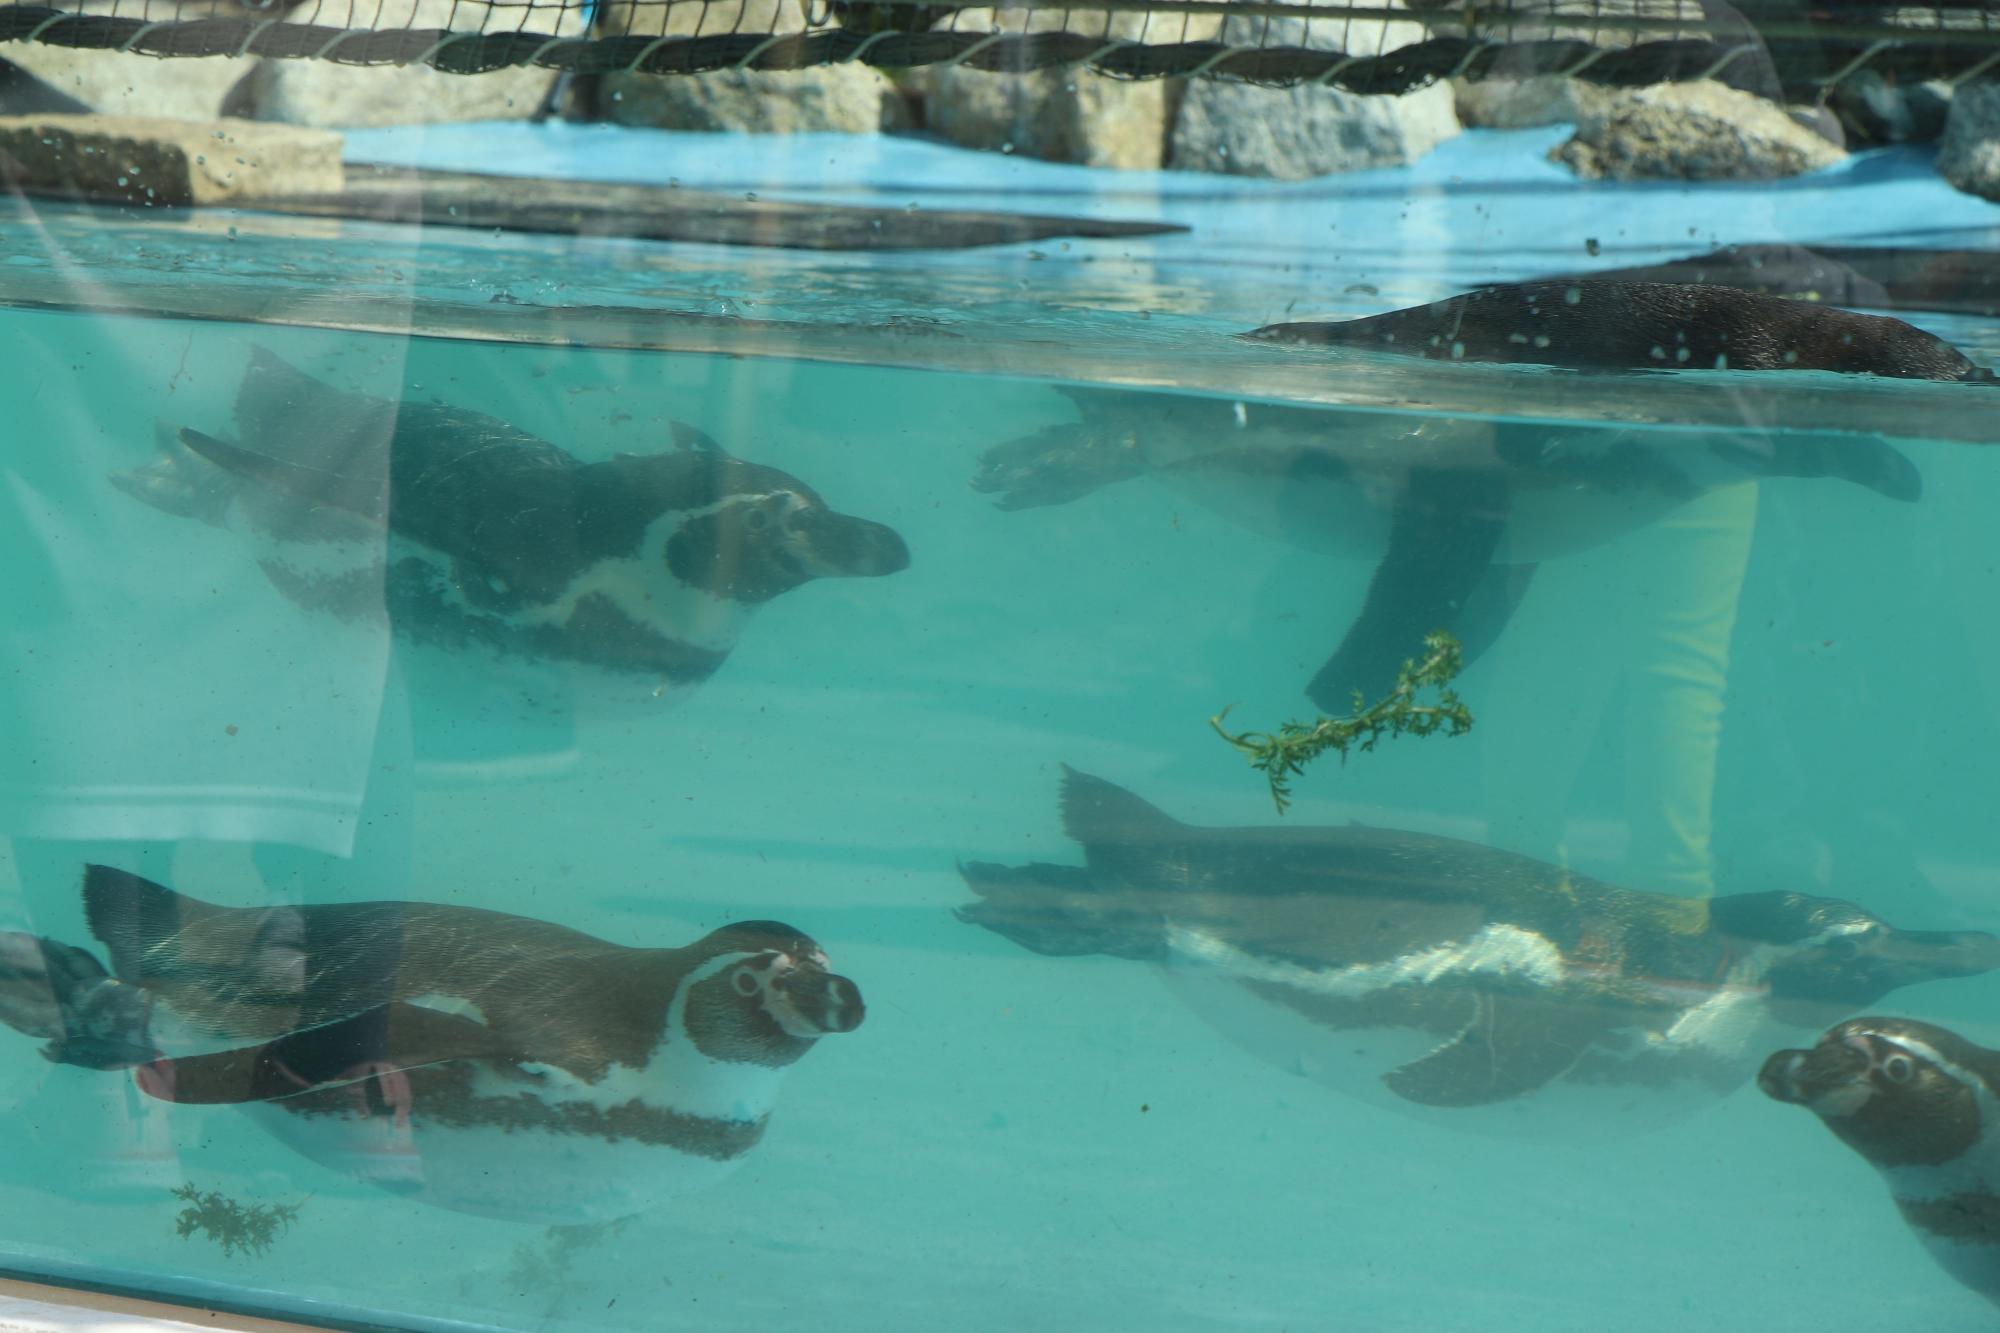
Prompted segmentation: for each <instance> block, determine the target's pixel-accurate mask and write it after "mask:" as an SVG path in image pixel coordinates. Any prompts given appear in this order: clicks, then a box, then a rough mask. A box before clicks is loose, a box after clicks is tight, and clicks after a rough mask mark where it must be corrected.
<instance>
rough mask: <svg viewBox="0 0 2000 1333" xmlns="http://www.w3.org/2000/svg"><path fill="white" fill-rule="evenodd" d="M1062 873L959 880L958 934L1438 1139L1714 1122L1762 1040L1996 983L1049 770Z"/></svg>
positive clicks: (1542, 868) (1741, 903)
mask: <svg viewBox="0 0 2000 1333" xmlns="http://www.w3.org/2000/svg"><path fill="white" fill-rule="evenodd" d="M1061 809H1062V823H1063V829H1064V831H1065V832H1066V833H1067V834H1068V836H1069V837H1070V838H1072V839H1074V840H1075V841H1077V842H1079V843H1081V844H1082V845H1083V849H1084V864H1083V865H1082V866H1080V867H1079V866H1063V865H1050V864H1031V865H1026V866H1016V867H1009V866H1002V865H994V864H989V863H983V862H973V863H968V864H965V865H962V866H961V867H960V873H961V874H962V875H963V877H964V879H965V882H966V884H967V886H968V887H969V888H970V889H971V890H972V892H973V893H974V895H976V899H977V900H976V901H975V902H972V903H970V904H967V905H964V906H961V907H959V908H958V909H956V910H957V915H958V918H959V919H960V920H961V921H964V922H966V923H968V924H971V925H976V926H981V927H983V928H985V929H987V930H990V931H993V932H995V933H996V934H999V935H1002V936H1004V937H1005V938H1007V939H1009V940H1011V941H1013V942H1014V943H1015V944H1017V945H1020V946H1021V947H1023V948H1025V949H1028V950H1030V951H1032V952H1035V953H1040V954H1047V955H1055V956H1073V955H1088V954H1103V955H1108V956H1110V957H1114V958H1125V959H1131V960H1135V961H1141V962H1147V963H1152V964H1155V965H1156V966H1157V968H1158V969H1159V970H1160V972H1161V975H1162V976H1163V977H1164V978H1165V979H1166V980H1167V982H1168V984H1169V986H1170V988H1171V989H1173V990H1175V991H1176V992H1177V993H1178V994H1179V995H1180V997H1181V999H1183V1000H1184V1001H1186V1002H1187V1004H1188V1005H1189V1006H1190V1007H1191V1008H1192V1009H1194V1010H1195V1011H1196V1012H1197V1013H1198V1014H1200V1015H1201V1016H1202V1017H1204V1018H1206V1019H1208V1020H1209V1021H1210V1022H1211V1023H1213V1024H1214V1025H1215V1026H1216V1027H1217V1028H1218V1029H1219V1030H1220V1031H1221V1032H1222V1033H1223V1035H1225V1036H1227V1037H1229V1038H1230V1039H1232V1040H1234V1041H1236V1042H1237V1043H1238V1044H1240V1045H1242V1046H1244V1047H1245V1048H1246V1049H1248V1050H1250V1051H1251V1052H1252V1053H1254V1054H1257V1055H1259V1056H1261V1057H1262V1058H1264V1059H1265V1060H1267V1061H1269V1062H1270V1063H1273V1064H1276V1065H1278V1066H1279V1067H1281V1068H1284V1069H1287V1070H1290V1071H1295V1072H1298V1073H1301V1074H1304V1075H1305V1076H1307V1077H1309V1078H1311V1079H1313V1080H1315V1081H1317V1082H1321V1083H1324V1084H1326V1085H1327V1086H1330V1087H1333V1088H1336V1089H1339V1090H1341V1091H1344V1092H1348V1093H1351V1094H1353V1095H1355V1096H1358V1097H1361V1098H1362V1099H1364V1100H1368V1101H1371V1102H1375V1103H1376V1104H1378V1105H1384V1106H1389V1107H1394V1108H1396V1109H1399V1110H1402V1111H1404V1112H1408V1113H1413V1114H1416V1115H1419V1116H1422V1117H1423V1118H1427V1119H1431V1120H1434V1121H1436V1122H1438V1123H1442V1124H1445V1125H1449V1126H1452V1127H1455V1128H1460V1129H1469V1130H1473V1131H1476V1132H1491V1133H1495V1134H1500V1135H1505V1136H1512V1137H1517V1138H1522V1139H1540V1140H1545V1141H1548V1140H1553V1141H1571V1140H1576V1139H1580V1138H1598V1139H1605V1138H1612V1137H1617V1136H1619V1135H1621V1134H1627V1133H1632V1132H1637V1131H1641V1130H1646V1129H1652V1128H1656V1127H1658V1126H1660V1125H1664V1124H1667V1123H1670V1122H1671V1121H1672V1120H1674V1119H1676V1118H1679V1117H1680V1116H1683V1115H1685V1114H1687V1113H1689V1112H1692V1111H1694V1110H1697V1109H1699V1108H1700V1107H1702V1106H1704V1105H1707V1104H1709V1103H1712V1102H1713V1101H1715V1100H1717V1099H1719V1098H1721V1097H1722V1096H1724V1095H1726V1094H1728V1093H1729V1092H1731V1091H1733V1090H1734V1089H1735V1088H1737V1087H1739V1086H1740V1085H1741V1084H1742V1083H1744V1082H1745V1081H1747V1080H1748V1079H1749V1077H1750V1076H1751V1075H1752V1074H1753V1073H1754V1072H1755V1071H1756V1067H1757V1062H1758V1060H1759V1058H1760V1057H1761V1056H1762V1054H1763V1052H1765V1051H1767V1050H1769V1049H1770V1048H1771V1046H1772V1045H1774V1044H1776V1043H1777V1042H1779V1041H1782V1040H1785V1039H1786V1035H1787V1034H1790V1033H1795V1032H1799V1031H1812V1030H1817V1029H1818V1028H1820V1027H1823V1026H1824V1025H1825V1024H1826V1023H1827V1022H1829V1021H1832V1020H1833V1019H1834V1018H1838V1017H1840V1016H1842V1015H1845V1014H1847V1013H1851V1012H1853V1011H1855V1010H1857V1009H1862V1008H1865V1007H1867V1006H1868V1005H1870V1004H1872V1003H1874V1002H1875V1001H1877V1000H1879V999H1881V998H1882V997H1883V996H1885V995H1888V994H1889V993H1890V992H1892V991H1894V990H1896V989H1898V988H1899V987H1902V986H1908V985H1914V984H1916V983H1918V982H1922V981H1931V980H1936V979H1942V978H1949V977H1963V976H1971V975H1974V974H1976V973H1981V972H1986V971H1989V970H1991V969H1993V968H1995V967H2000V938H1996V937H1995V936H1992V935H1988V934H1984V933H1979V932H1971V931H1966V932H1947V931H1901V930H1895V929H1892V928H1890V927H1889V926H1888V925H1886V924H1884V923H1883V922H1882V921H1880V920H1878V919H1877V918H1875V917H1874V916H1872V915H1871V914H1869V913H1868V912H1866V911H1864V910H1862V909H1861V908H1859V907H1856V906H1854V905H1853V904H1851V903H1845V902H1841V901H1838V900H1836V899H1831V898H1814V897H1808V896H1806V895H1804V894H1798V893H1783V892H1776V893H1753V894H1741V895H1733V896H1729V897H1721V898H1714V899H1689V898H1678V897H1673V896H1670V895H1666V894H1656V893H1645V892H1639V891H1635V890H1631V889H1625V888H1620V887H1618V886H1616V885H1613V884H1609V883H1605V882H1603V881H1601V880H1596V879H1592V878H1590V877H1589V876H1586V875H1580V874H1576V873H1574V872H1572V871H1569V870H1566V869H1564V868H1563V867H1560V866H1555V865H1550V864H1547V863H1545V862H1541V861H1537V860H1534V859H1532V858H1529V857H1526V856H1519V855H1516V854H1514V853H1511V852H1505V851H1500V850H1498V849H1495V848H1490V847H1484V846H1481V845H1479V844H1477V843H1472V842H1465V841H1461V840H1459V839H1456V838H1448V837H1439V836H1435V835H1431V834H1423V833H1411V832H1405V831H1402V830H1397V829H1385V828H1370V827H1365V826H1362V825H1351V826H1346V827H1300V826H1296V825H1294V826H1288V827H1284V828H1202V827H1196V826H1193V825H1189V824H1184V823H1181V822H1179V821H1178V820H1175V819H1173V818H1172V817H1170V816H1168V815H1167V814H1165V813H1164V812H1162V811H1160V810H1158V809H1156V808H1155V807H1153V806H1152V805H1150V804H1148V803H1147V802H1145V801H1144V800H1142V799H1140V798H1139V797H1138V796H1136V795H1134V794H1133V793H1131V792H1129V791H1126V790H1124V789H1123V788H1121V787H1118V786H1116V785H1114V784H1112V783H1110V782H1107V781H1105V780H1104V779H1102V778H1097V777H1093V776H1091V775H1089V774H1086V773H1080V772H1077V771H1076V770H1074V769H1069V768H1065V769H1064V776H1063V782H1062V800H1061Z"/></svg>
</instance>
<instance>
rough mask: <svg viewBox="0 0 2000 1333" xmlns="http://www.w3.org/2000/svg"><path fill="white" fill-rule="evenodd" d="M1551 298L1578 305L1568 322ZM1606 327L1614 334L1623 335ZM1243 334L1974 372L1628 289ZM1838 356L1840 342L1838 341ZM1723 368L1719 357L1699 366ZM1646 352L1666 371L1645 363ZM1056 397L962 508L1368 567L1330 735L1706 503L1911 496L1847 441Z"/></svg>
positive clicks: (1583, 288)
mask: <svg viewBox="0 0 2000 1333" xmlns="http://www.w3.org/2000/svg"><path fill="white" fill-rule="evenodd" d="M1566 290H1575V291H1578V292H1582V293H1585V294H1586V295H1585V296H1584V297H1583V299H1582V301H1581V303H1580V304H1578V305H1575V306H1572V305H1571V304H1569V303H1568V302H1567V301H1566V300H1565V298H1564V291H1566ZM1656 292H1657V293H1668V294H1670V296H1658V297H1657V298H1656V302H1655V304H1656V305H1657V307H1658V308H1655V307H1654V306H1649V305H1647V304H1645V303H1644V302H1643V301H1641V300H1640V298H1639V296H1638V295H1636V293H1656ZM1703 293H1715V294H1716V295H1706V296H1705V295H1703ZM1773 310H1775V311H1776V312H1779V313H1782V315H1783V316H1784V318H1783V319H1779V318H1778V314H1777V313H1773ZM1621 319H1623V320H1624V321H1625V322H1622V323H1621V322H1619V321H1620V320H1621ZM1600 325H1607V326H1612V327H1615V330H1616V333H1617V336H1616V337H1612V336H1611V335H1610V334H1609V333H1607V332H1606V331H1605V329H1604V328H1601V327H1599V326H1600ZM1878 326H1893V328H1886V327H1878ZM1248 336H1250V337H1253V338H1259V339H1264V340H1274V341H1288V342H1322V343H1329V342H1330V343H1343V344H1353V345H1358V346H1367V347H1381V348H1387V349H1389V350H1409V351H1412V352H1413V353H1415V354H1421V355H1442V356H1446V357H1450V356H1452V355H1454V354H1457V355H1458V357H1459V359H1462V360H1468V361H1475V360H1514V361H1532V362H1546V363H1553V364H1562V365H1572V366H1585V367H1596V368H1606V367H1613V366H1619V367H1625V366H1630V365H1637V366H1641V367H1643V366H1664V367H1666V368H1673V367H1676V366H1693V365H1700V366H1703V367H1711V366H1713V365H1714V364H1715V363H1716V362H1717V361H1718V360H1720V359H1726V360H1727V364H1728V365H1729V366H1731V367H1734V368H1751V367H1760V366H1762V367H1773V368H1776V367H1783V366H1785V365H1786V364H1787V362H1786V358H1787V356H1791V355H1794V354H1796V356H1797V366H1796V368H1800V369H1804V368H1819V369H1834V370H1857V369H1870V368H1873V369H1874V370H1875V371H1876V372H1877V373H1882V374H1898V373H1907V374H1913V375H1915V374H1920V373H1926V372H1929V373H1928V374H1926V377H1934V378H1952V377H1957V376H1958V375H1959V373H1960V372H1961V371H1967V370H1969V368H1970V366H1971V363H1970V362H1968V361H1966V360H1965V359H1964V358H1963V357H1961V356H1959V355H1958V354H1957V353H1956V352H1955V351H1953V350H1952V349H1950V348H1949V347H1948V346H1947V345H1945V344H1943V343H1940V342H1938V341H1937V340H1936V339H1933V338H1931V337H1930V336H1929V335H1928V334H1923V333H1920V332H1918V331H1917V330H1915V329H1912V328H1910V327H1909V326H1908V325H1905V324H1901V323H1899V322H1898V321H1895V320H1885V319H1871V318H1870V317H1868V316H1861V315H1852V314H1849V313H1848V312H1845V311H1840V310H1830V309H1827V308H1824V307H1820V306H1815V305H1811V304H1809V303H1806V302H1795V301H1781V300H1777V299H1776V298H1770V297H1761V296H1755V295H1753V294H1751V293H1747V292H1737V291H1729V290H1725V289H1720V288H1713V289H1711V288H1695V287H1671V286H1668V285H1666V284H1643V283H1628V284H1604V283H1568V284H1539V285H1538V284H1522V285H1520V286H1516V287H1511V288H1495V289H1490V290H1489V291H1487V292H1481V293H1474V294H1472V295H1470V296H1464V297H1459V298H1455V300H1454V301H1453V302H1443V303H1440V304H1438V305H1435V306H1423V307H1418V308H1416V309H1413V310H1404V311H1396V312H1393V313H1390V314H1386V315H1380V316H1376V317H1374V318H1373V319H1363V320H1355V321H1352V322H1350V323H1346V324H1288V325H1273V326H1270V327H1267V328H1264V329H1259V330H1257V331H1255V332H1254V333H1252V334H1250V335H1248ZM1849 336H1852V337H1853V342H1852V343H1851V344H1850V343H1847V342H1843V341H1842V340H1843V338H1846V337H1849ZM1634 339H1636V340H1637V341H1636V342H1635V341H1633V340H1634ZM1433 343H1435V344H1436V346H1432V344H1433ZM1538 344H1540V345H1538ZM1722 346H1727V348H1728V349H1729V350H1728V351H1727V353H1726V357H1725V355H1724V353H1722V352H1719V351H1717V350H1716V348H1718V347H1722ZM1635 348H1636V349H1637V350H1636V351H1635V350H1634V349H1635ZM1654 348H1659V349H1661V350H1662V351H1663V354H1664V357H1665V359H1664V361H1661V360H1656V359H1655V358H1653V357H1652V356H1651V351H1652V350H1653V349H1654ZM1683 353H1686V354H1687V358H1688V359H1687V360H1685V361H1683V360H1682V354H1683ZM1635 357H1636V361H1635V360H1634V358H1635ZM1697 357H1705V358H1706V360H1698V359H1696V358H1697ZM1059 391H1060V392H1061V393H1063V394H1064V395H1065V396H1066V397H1068V398H1069V399H1070V400H1071V402H1072V403H1074V404H1075V407H1076V411H1077V416H1078V420H1076V421H1074V422H1064V423H1061V424H1058V425H1054V426H1049V427H1044V428H1043V429H1041V430H1038V431H1035V432H1033V433H1031V434H1029V435H1026V436H1021V437H1018V438H1015V439H1011V440H1007V441H1004V442H1002V443H1001V444H998V445H995V446H993V447H992V448H990V449H988V450H987V451H986V452H985V453H984V454H983V455H982V456H981V458H980V460H979V464H978V466H977V468H976V470H975V472H974V475H973V478H972V486H973V488H974V489H975V490H978V491H981V492H985V493H989V494H994V495H995V496H996V504H997V505H998V506H999V507H1000V508H1002V509H1026V508H1033V507H1037V506H1045V505H1055V504H1063V503H1067V502H1070V501H1073V500H1075V499H1078V498H1080V497H1081V496H1083V495H1086V494H1089V493H1090V492H1092V491H1094V490H1097V489H1099V488H1101V487H1103V486H1106V485H1109V484H1112V483H1115V482H1118V481H1123V480H1126V479H1128V478H1132V477H1138V476H1146V477H1149V478H1151V479H1154V480H1156V481H1159V482H1161V483H1163V484H1165V485H1167V486H1169V487H1170V488H1172V489H1173V490H1174V491H1175V492H1176V493H1177V494H1179V495H1182V496H1184V497H1185V498H1187V499H1188V500H1190V501H1192V502H1193V503H1197V504H1200V505H1202V506H1204V507H1205V508H1208V509H1210V510H1213V511H1215V512H1217V513H1219V514H1221V515H1222V516H1223V517H1225V518H1227V519H1229V520H1230V521H1231V522H1234V523H1236V524H1237V525H1239V526H1241V527H1244V528H1247V529H1249V530H1250V531H1252V532H1255V533H1258V534H1260V535H1262V536H1265V537H1269V538H1271V539H1273V540H1277V541H1280V542H1283V543H1285V544H1287V545H1290V546H1293V547H1295V548H1298V549H1302V550H1306V551H1311V552H1315V553H1323V554H1327V555H1332V556H1335V557H1338V558H1343V559H1364V560H1368V561H1370V562H1371V563H1373V565H1374V572H1373V575H1372V576H1371V578H1370V581H1369V585H1368V590H1367V593H1366V595H1365V597H1364V599H1363V602H1362V605H1361V608H1360V610H1359V612H1358V613H1352V612H1345V611H1343V614H1345V615H1350V616H1351V617H1352V618H1351V620H1350V621H1349V625H1348V628H1347V629H1346V630H1345V632H1344V633H1343V635H1342V637H1341V640H1340V643H1339V645H1338V647H1337V648H1336V649H1335V650H1334V651H1333V653H1332V654H1331V655H1330V656H1329V657H1328V658H1327V660H1326V661H1325V663H1324V665H1322V666H1321V667H1320V668H1319V670H1318V671H1317V672H1315V673H1314V675H1313V677H1312V678H1311V680H1310V681H1309V682H1308V683H1307V685H1306V688H1305V692H1306V695H1307V696H1308V697H1309V698H1310V699H1311V700H1312V701H1313V703H1314V704H1315V705H1317V706H1318V707H1319V708H1320V709H1321V710H1322V711H1324V712H1326V713H1340V712H1344V711H1346V710H1347V709H1348V708H1350V707H1351V705H1352V702H1353V697H1354V694H1355V692H1356V691H1359V692H1360V693H1361V694H1363V695H1364V696H1365V697H1367V698H1376V697H1379V696H1380V695H1381V694H1383V693H1385V692H1386V691H1387V690H1388V689H1389V688H1390V687H1391V686H1392V685H1393V684H1394V682H1395V678H1396V671H1397V668H1399V667H1400V666H1401V665H1402V664H1403V662H1404V661H1405V660H1407V659H1408V658H1409V657H1410V656H1411V654H1412V653H1414V652H1415V651H1416V649H1417V646H1418V645H1420V644H1421V643H1422V642H1423V639H1424V636H1425V635H1426V634H1429V633H1430V632H1432V631H1433V630H1437V629H1446V630H1449V631H1451V633H1452V634H1453V635H1454V636H1455V637H1456V638H1457V639H1458V640H1459V642H1460V645H1461V647H1462V649H1463V653H1464V660H1465V662H1466V663H1467V664H1468V665H1470V664H1471V663H1473V662H1475V661H1477V660H1478V659H1479V657H1480V655H1481V654H1482V653H1484V652H1485V650H1486V649H1487V648H1488V647H1490V646H1491V645H1492V644H1493V643H1494V642H1495V641H1496V640H1497V639H1498V637H1499V636H1500V634H1501V633H1502V632H1503V631H1504V629H1505V627H1506V625H1507V623H1508V621H1509V619H1510V618H1511V617H1512V615H1513V612H1514V610H1515V608H1516V607H1517V606H1518V605H1519V604H1520V601H1521V599H1522V598H1523V597H1524V596H1525V595H1526V593H1527V591H1528V588H1529V586H1530V584H1531V583H1532V581H1533V578H1534V576H1535V572H1536V570H1537V568H1538V567H1539V566H1540V564H1541V562H1543V561H1545V560H1550V559H1557V558H1561V557H1565V556H1568V555H1572V554H1575V553H1577V552H1580V551H1585V550H1589V549H1591V548H1592V547H1595V546H1598V545H1601V544H1603V543H1604V542H1607V541H1610V540H1612V539H1614V538H1617V537H1620V536H1622V535H1624V534H1626V533H1629V532H1632V531H1635V530H1637V529H1640V528H1643V527H1645V526H1646V525H1648V524H1650V523H1653V522H1655V521H1656V520H1658V519H1660V518H1662V517H1665V516H1666V515H1668V514H1670V513H1672V512H1673V511H1674V510H1676V509H1678V508H1680V507H1681V506H1683V505H1685V504H1687V503H1689V502H1690V501H1692V500H1694V499H1696V498H1698V497H1700V496H1703V495H1705V494H1708V493H1709V492H1712V491H1715V490H1717V489H1720V488H1723V487H1727V486H1735V485H1742V484H1746V483H1751V482H1757V481H1762V480H1765V479H1768V478H1777V477H1786V478H1794V477H1795V478H1817V477H1824V478H1833V479H1836V480H1840V481H1844V482H1848V483H1851V484H1853V485H1856V486H1860V487H1862V488H1864V489H1867V490H1870V491H1873V492H1875V493H1876V494H1879V495H1881V496H1884V497H1886V498H1888V499H1891V500H1896V501H1899V502H1905V503H1909V502H1914V501H1916V500H1917V499H1919V498H1920V497H1921V495H1922V493H1923V479H1922V476H1921V475H1920V473H1919V472H1918V470H1917V468H1916V466H1915V465H1914V464H1913V463H1912V462H1911V461H1910V460H1909V459H1908V458H1907V457H1905V456H1904V455H1903V454H1902V453H1901V452H1900V451H1898V450H1897V449H1895V448H1894V447H1893V446H1891V445H1890V444H1888V443H1887V442H1886V441H1884V440H1881V439H1879V438H1876V437H1873V436H1867V435H1859V434H1856V435H1842V434H1817V435H1816V434H1806V433H1790V432H1768V431H1745V432H1719V431H1711V430H1702V431H1692V430H1668V429H1661V428H1657V427H1647V428H1635V427H1620V426H1611V425H1601V424H1592V425H1567V426H1565V425H1552V424H1548V423H1545V422H1525V421H1506V420H1492V421H1487V420H1476V419H1468V418H1460V417H1447V416H1430V415H1418V414H1407V413H1386V412H1355V411H1339V410H1335V409H1328V408H1323V407H1301V406H1292V405H1283V404H1274V403H1261V402H1251V401H1231V400H1228V399H1223V398H1212V397H1198V396H1193V395H1185V394H1157V393H1153V394H1148V393H1138V392H1133V391H1130V390H1112V389H1102V388H1065V389H1060V390H1059Z"/></svg>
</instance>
